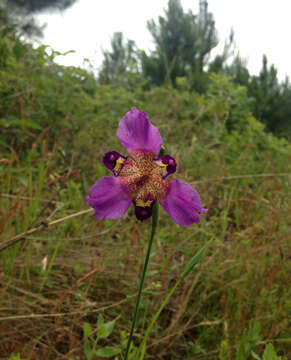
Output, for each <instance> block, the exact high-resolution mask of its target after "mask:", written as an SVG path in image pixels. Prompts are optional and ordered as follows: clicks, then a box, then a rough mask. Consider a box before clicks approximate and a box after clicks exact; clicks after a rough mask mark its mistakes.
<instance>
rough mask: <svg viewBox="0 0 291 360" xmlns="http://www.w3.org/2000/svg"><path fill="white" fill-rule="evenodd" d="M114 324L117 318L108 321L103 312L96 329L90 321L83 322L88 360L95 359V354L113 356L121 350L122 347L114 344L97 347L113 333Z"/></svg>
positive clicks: (85, 351) (85, 350)
mask: <svg viewBox="0 0 291 360" xmlns="http://www.w3.org/2000/svg"><path fill="white" fill-rule="evenodd" d="M114 326H115V320H112V321H109V322H107V323H106V322H104V318H103V316H102V315H101V314H100V315H99V316H98V320H97V323H96V328H97V330H96V331H94V330H93V329H92V328H91V325H90V324H89V323H87V322H85V323H84V324H83V336H84V354H85V356H86V359H87V360H91V359H93V358H94V357H95V355H97V356H101V357H104V358H112V357H113V356H115V355H118V354H119V353H120V352H121V349H119V348H116V347H113V346H104V347H100V346H99V349H96V348H97V345H98V343H99V342H100V340H102V339H107V338H108V337H109V336H110V335H111V333H112V331H113V329H114Z"/></svg>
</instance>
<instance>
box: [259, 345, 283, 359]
mask: <svg viewBox="0 0 291 360" xmlns="http://www.w3.org/2000/svg"><path fill="white" fill-rule="evenodd" d="M263 360H281V357H280V356H278V355H277V354H276V351H275V349H274V347H273V345H272V344H267V345H266V348H265V351H264V354H263Z"/></svg>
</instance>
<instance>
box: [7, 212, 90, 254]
mask: <svg viewBox="0 0 291 360" xmlns="http://www.w3.org/2000/svg"><path fill="white" fill-rule="evenodd" d="M92 211H93V209H87V210H82V211H79V212H77V213H75V214H71V215H68V216H65V217H63V218H61V219H57V220H54V221H51V222H45V221H43V222H42V223H41V224H40V225H39V226H37V227H35V228H33V229H30V230H28V231H25V232H23V233H21V234H18V235H16V236H14V237H13V238H11V239H9V240H7V241H6V242H4V244H3V245H2V246H1V247H0V252H1V251H3V250H5V249H7V248H8V247H10V246H12V245H14V244H16V243H17V242H18V241H20V240H24V239H25V238H26V237H27V235H31V234H33V233H35V232H37V231H40V230H43V229H46V228H48V227H49V226H52V225H55V224H58V223H60V222H63V221H66V220H69V219H72V218H74V217H76V216H80V215H84V214H87V213H89V212H92Z"/></svg>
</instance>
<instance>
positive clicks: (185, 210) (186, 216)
mask: <svg viewBox="0 0 291 360" xmlns="http://www.w3.org/2000/svg"><path fill="white" fill-rule="evenodd" d="M170 184H171V186H170V189H169V192H168V194H167V196H166V197H165V198H164V199H163V200H161V205H162V207H163V208H164V210H165V211H166V212H167V213H168V214H169V215H170V216H171V218H172V219H173V220H174V221H175V223H176V224H178V225H180V226H187V225H191V224H193V223H194V222H195V223H198V222H199V221H200V213H201V212H207V209H203V208H202V206H201V201H200V197H199V195H198V193H197V191H196V190H194V189H193V188H192V187H191V186H190V185H189V184H187V183H185V182H184V181H180V180H176V179H174V180H171V181H170Z"/></svg>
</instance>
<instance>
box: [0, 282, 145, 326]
mask: <svg viewBox="0 0 291 360" xmlns="http://www.w3.org/2000/svg"><path fill="white" fill-rule="evenodd" d="M150 289H151V287H148V288H145V289H144V292H147V291H148V290H150ZM136 295H137V294H136V293H134V294H132V295H127V296H126V298H124V299H122V300H120V301H117V302H115V303H113V304H110V305H105V306H101V307H100V308H98V309H90V308H89V309H84V310H78V311H71V312H63V313H53V314H27V315H13V316H12V315H11V316H4V317H0V322H1V321H5V320H19V319H39V318H50V317H63V316H70V315H82V314H88V313H96V312H97V313H98V312H101V311H105V310H107V309H111V308H113V307H116V306H118V305H121V304H123V303H126V302H127V301H128V300H129V299H131V298H133V297H136ZM90 306H95V303H92V305H90Z"/></svg>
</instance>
